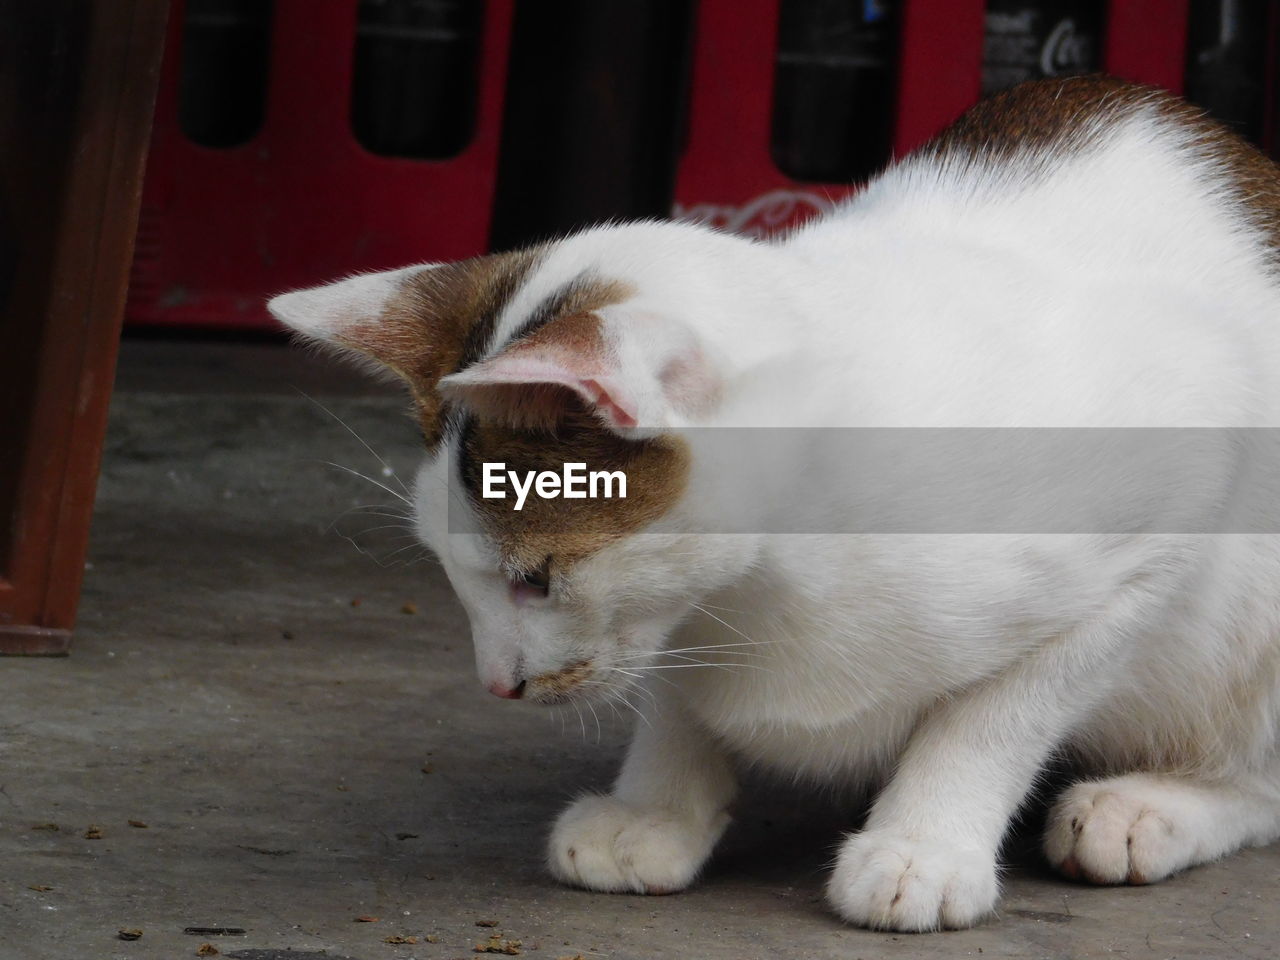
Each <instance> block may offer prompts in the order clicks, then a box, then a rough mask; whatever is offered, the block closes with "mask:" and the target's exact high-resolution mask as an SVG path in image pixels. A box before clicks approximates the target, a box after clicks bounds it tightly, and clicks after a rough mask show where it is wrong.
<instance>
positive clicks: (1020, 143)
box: [922, 74, 1280, 259]
mask: <svg viewBox="0 0 1280 960" xmlns="http://www.w3.org/2000/svg"><path fill="white" fill-rule="evenodd" d="M1142 107H1154V109H1155V110H1156V112H1157V114H1158V115H1159V116H1160V118H1161V119H1163V120H1164V121H1165V122H1166V123H1169V124H1172V125H1175V126H1179V127H1182V128H1183V130H1184V131H1185V132H1187V133H1189V134H1190V135H1191V136H1190V137H1189V138H1188V139H1189V145H1190V146H1191V148H1192V149H1193V150H1196V151H1200V152H1203V153H1204V154H1205V155H1207V157H1208V158H1209V159H1210V160H1211V161H1214V162H1216V163H1217V164H1219V165H1220V166H1221V168H1222V170H1223V172H1224V173H1225V175H1226V180H1227V181H1228V183H1229V184H1230V185H1231V186H1232V188H1233V192H1234V194H1235V198H1234V199H1235V202H1236V203H1238V204H1239V205H1240V206H1241V207H1243V208H1244V213H1245V216H1246V217H1247V219H1248V220H1249V221H1250V222H1251V223H1253V224H1255V225H1256V226H1257V227H1258V228H1259V229H1260V230H1262V231H1263V232H1264V234H1265V235H1266V236H1267V238H1268V243H1269V245H1270V246H1271V248H1272V250H1273V259H1276V258H1280V168H1277V166H1276V165H1275V164H1274V163H1273V162H1272V161H1271V160H1269V159H1268V158H1267V157H1266V156H1265V155H1264V154H1263V153H1262V152H1261V151H1259V150H1258V149H1257V148H1255V147H1254V146H1253V145H1252V144H1250V143H1248V142H1247V141H1246V140H1245V139H1244V138H1243V137H1240V136H1239V135H1237V134H1235V133H1234V132H1232V131H1231V130H1229V129H1227V128H1226V127H1225V126H1223V125H1222V124H1220V123H1218V122H1217V121H1216V120H1213V119H1210V118H1209V117H1207V116H1206V115H1205V113H1204V111H1202V110H1201V109H1200V108H1198V107H1195V106H1192V105H1191V104H1189V103H1187V102H1186V101H1185V100H1182V99H1180V98H1178V97H1175V96H1173V95H1172V94H1170V93H1168V92H1167V91H1165V90H1161V89H1159V88H1157V87H1148V86H1142V85H1139V84H1134V83H1129V82H1127V81H1124V80H1118V79H1116V78H1115V77H1108V76H1104V75H1102V74H1093V75H1089V76H1077V77H1062V78H1053V79H1046V80H1036V81H1032V82H1030V83H1024V84H1020V85H1019V86H1016V87H1013V88H1012V89H1010V90H1006V91H1004V92H1003V93H999V94H996V95H995V96H994V97H991V98H989V99H987V100H984V101H982V102H981V103H979V104H978V105H977V106H975V107H974V108H973V109H971V110H969V111H968V112H967V113H965V114H964V116H962V117H960V119H959V120H957V121H956V122H955V123H953V124H952V125H951V126H950V127H948V128H947V129H946V130H944V131H943V132H942V133H940V134H939V135H938V136H937V137H936V138H934V139H933V140H932V141H930V142H929V143H928V144H926V145H925V146H924V147H923V148H922V150H923V152H924V153H925V154H926V155H928V156H932V157H935V158H938V159H942V160H958V161H960V162H964V163H981V164H983V165H988V164H990V165H992V166H999V165H1002V164H1006V163H1007V164H1010V165H1012V166H1015V167H1016V168H1017V169H1018V171H1019V173H1020V174H1022V175H1025V173H1026V172H1027V170H1028V167H1030V169H1031V171H1032V172H1033V173H1035V172H1040V171H1043V172H1049V171H1051V170H1052V168H1053V165H1054V161H1055V159H1056V158H1057V157H1058V156H1060V155H1061V154H1062V153H1064V152H1065V153H1072V152H1079V151H1083V150H1087V149H1088V148H1089V146H1090V145H1091V144H1092V143H1094V142H1095V135H1096V134H1097V132H1098V131H1099V129H1101V128H1105V127H1106V126H1108V125H1110V124H1112V123H1115V122H1118V121H1121V120H1123V119H1124V118H1125V117H1127V116H1130V115H1132V114H1133V113H1135V112H1136V111H1138V110H1139V109H1141V108H1142Z"/></svg>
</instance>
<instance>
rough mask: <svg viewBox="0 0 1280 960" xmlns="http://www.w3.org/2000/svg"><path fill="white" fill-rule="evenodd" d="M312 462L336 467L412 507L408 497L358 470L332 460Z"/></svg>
mask: <svg viewBox="0 0 1280 960" xmlns="http://www.w3.org/2000/svg"><path fill="white" fill-rule="evenodd" d="M312 462H313V463H323V464H325V465H327V466H330V467H337V468H338V469H339V470H345V471H346V472H347V473H349V474H351V475H352V476H353V477H359V478H360V479H361V480H367V481H368V482H369V483H372V484H373V485H374V486H375V487H377V488H378V489H379V490H383V491H385V492H386V493H389V494H391V495H392V496H393V497H395V498H396V499H397V500H400V501H402V502H403V503H405V504H406V505H408V506H409V507H412V506H413V501H412V500H410V499H409V498H408V497H406V496H404V495H403V494H399V493H396V492H395V491H394V490H392V489H391V488H390V487H388V486H387V485H386V484H385V483H379V482H378V481H377V480H375V479H373V477H366V476H365V475H364V474H363V473H361V472H360V471H359V470H353V469H351V467H344V466H343V465H342V464H340V463H334V462H333V461H332V460H313V461H312Z"/></svg>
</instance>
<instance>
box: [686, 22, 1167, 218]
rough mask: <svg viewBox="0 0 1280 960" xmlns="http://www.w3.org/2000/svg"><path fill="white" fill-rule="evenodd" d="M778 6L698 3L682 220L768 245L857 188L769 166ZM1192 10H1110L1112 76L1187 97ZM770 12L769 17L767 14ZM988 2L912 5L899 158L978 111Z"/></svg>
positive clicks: (902, 58)
mask: <svg viewBox="0 0 1280 960" xmlns="http://www.w3.org/2000/svg"><path fill="white" fill-rule="evenodd" d="M778 4H779V0H772V2H769V3H760V4H758V5H757V6H756V7H754V8H753V9H754V10H757V11H758V12H757V13H756V14H755V15H754V16H751V17H744V16H743V15H742V5H741V3H740V2H738V0H701V5H700V8H699V14H698V21H697V27H696V31H697V32H696V35H695V37H694V46H693V71H692V95H691V98H690V104H689V137H688V142H687V145H686V148H685V151H684V154H683V156H682V158H681V161H680V166H679V170H678V173H677V177H676V194H675V210H674V212H675V215H676V216H677V217H686V218H691V219H699V220H706V221H708V222H710V223H713V224H715V225H717V226H720V227H723V228H725V229H728V230H731V231H734V232H738V233H747V234H751V235H758V236H763V235H767V234H769V233H773V232H775V231H778V230H782V229H785V228H787V227H790V226H794V225H795V224H796V223H799V222H801V221H803V220H805V219H807V218H808V217H811V216H813V215H814V214H816V213H819V212H822V211H824V210H827V209H829V208H830V207H831V206H832V205H833V204H834V203H835V202H837V201H839V200H840V199H841V198H843V197H845V196H847V195H848V194H849V193H850V192H851V191H852V190H853V189H854V188H853V187H852V186H851V185H849V184H847V183H833V184H826V183H809V182H800V181H797V180H793V179H791V178H790V177H788V176H787V175H786V174H785V173H783V172H782V171H781V170H779V169H778V167H777V165H776V164H775V163H774V161H773V158H772V156H771V155H770V128H771V123H772V117H773V71H774V58H775V53H776V47H777V24H778ZM1188 4H1189V0H1112V2H1111V3H1110V4H1109V5H1108V11H1107V23H1106V27H1105V32H1104V44H1105V46H1104V51H1103V65H1104V69H1106V70H1107V71H1108V72H1110V73H1114V74H1116V75H1118V76H1121V77H1125V78H1127V79H1130V80H1137V81H1142V82H1145V83H1152V84H1156V85H1159V86H1162V87H1165V88H1166V89H1168V90H1171V91H1173V92H1175V93H1180V92H1181V91H1182V78H1183V71H1184V67H1185V63H1184V60H1185V55H1186V30H1187V7H1188ZM761 8H766V9H761ZM985 11H986V4H985V2H984V0H905V2H904V8H903V12H902V23H901V30H900V35H899V42H900V49H899V57H898V96H897V103H896V107H895V112H896V124H895V132H894V136H893V153H894V155H895V156H901V155H902V154H904V153H907V152H909V151H910V150H912V149H914V148H915V147H918V146H920V145H921V144H922V143H924V142H925V141H927V140H928V139H929V138H930V137H932V136H933V135H934V134H935V133H937V132H938V131H939V130H941V129H942V128H943V127H944V126H946V125H947V124H948V123H950V122H951V121H952V120H954V119H955V118H956V117H958V116H959V115H960V114H961V113H963V112H964V110H965V109H967V108H968V107H970V106H971V105H973V104H974V103H975V102H977V100H978V96H979V90H980V86H981V67H982V41H983V18H984V14H985Z"/></svg>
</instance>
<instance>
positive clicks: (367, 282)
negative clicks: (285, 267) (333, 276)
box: [267, 264, 437, 378]
mask: <svg viewBox="0 0 1280 960" xmlns="http://www.w3.org/2000/svg"><path fill="white" fill-rule="evenodd" d="M433 269H437V265H436V264H420V265H418V266H413V267H405V268H403V269H401V270H387V271H384V272H382V273H366V274H361V275H359V276H354V277H348V278H347V279H345V280H338V281H335V282H333V283H326V284H323V285H321V286H318V287H310V288H308V289H306V290H295V291H293V292H292V293H283V294H281V295H280V296H278V297H274V298H272V299H271V300H270V301H268V303H267V309H268V310H270V311H271V314H272V316H274V317H275V318H276V319H277V320H279V321H280V322H281V323H283V324H284V325H285V326H287V327H289V328H290V329H292V330H294V331H295V332H297V333H299V334H301V335H302V337H304V338H305V339H307V340H309V341H312V342H316V343H320V344H323V345H325V346H329V347H332V348H336V349H338V350H341V351H344V352H351V353H355V354H358V355H359V356H362V357H365V358H367V359H370V360H374V361H377V362H378V363H380V364H382V365H384V366H386V367H388V368H390V369H391V370H392V371H394V372H396V373H399V374H400V375H401V376H404V377H406V378H407V377H408V375H409V374H410V369H409V368H410V367H411V363H410V361H411V360H412V357H413V355H414V354H416V353H421V352H422V351H423V350H424V349H430V346H431V345H430V344H429V343H426V342H424V340H425V337H426V336H427V335H428V334H429V331H428V330H427V329H426V328H425V326H424V325H423V324H420V323H416V322H415V321H414V320H413V318H412V317H411V316H410V315H409V314H408V312H407V311H405V310H397V309H394V307H395V305H396V303H397V301H398V299H399V298H400V297H401V296H403V295H404V291H405V286H406V284H407V282H408V281H409V280H410V279H411V278H413V277H415V276H417V275H418V274H421V273H423V272H424V271H427V270H433ZM415 328H416V329H415ZM415 332H416V333H417V334H418V336H416V337H415V336H414V334H415Z"/></svg>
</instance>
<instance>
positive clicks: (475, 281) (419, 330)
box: [339, 247, 542, 446]
mask: <svg viewBox="0 0 1280 960" xmlns="http://www.w3.org/2000/svg"><path fill="white" fill-rule="evenodd" d="M541 258H542V250H541V249H539V248H536V247H535V248H531V249H529V250H518V251H516V252H514V253H500V254H492V255H489V256H485V257H473V258H472V259H470V260H461V261H459V262H458V263H450V264H445V265H444V266H440V267H433V268H431V269H428V270H423V271H422V272H420V273H416V274H414V275H413V276H411V277H409V278H408V279H407V280H405V281H404V284H403V285H402V286H401V288H400V292H399V293H398V294H397V295H396V296H395V297H393V298H392V300H391V302H390V303H388V304H387V306H386V308H385V309H384V310H383V312H382V315H381V316H380V317H378V318H376V319H374V320H372V321H371V322H369V323H367V324H357V325H355V326H353V327H351V328H350V329H348V330H346V331H345V332H344V334H343V335H342V337H340V338H339V342H340V343H342V344H343V345H345V346H348V347H351V348H352V349H354V350H357V351H359V352H361V353H365V354H368V355H369V356H371V357H373V358H374V359H375V360H378V361H380V362H382V363H384V364H386V365H387V366H388V367H390V368H391V369H392V370H394V371H395V372H396V373H398V374H399V375H400V376H401V377H403V378H404V380H405V381H406V382H407V383H408V384H409V387H410V389H411V390H412V391H413V397H414V400H415V401H416V402H417V406H418V417H419V420H420V422H421V425H422V433H423V436H424V437H425V438H426V440H427V444H428V446H434V445H435V444H436V443H438V442H439V440H440V437H441V433H442V430H443V413H444V410H443V404H442V403H441V400H440V396H439V394H438V393H437V392H436V384H438V383H439V382H440V378H441V377H444V376H447V375H448V374H450V373H454V372H456V371H457V370H459V369H461V368H462V367H464V366H466V365H467V364H469V363H472V362H474V361H475V360H477V359H479V356H480V354H481V352H482V351H483V350H484V349H485V347H486V346H487V345H488V341H489V339H490V338H492V336H493V330H494V327H495V325H496V323H497V319H498V315H499V314H500V313H501V312H502V309H503V308H504V307H505V306H506V305H507V303H508V302H509V301H510V300H511V298H512V297H513V296H514V295H515V293H516V291H517V290H519V289H520V285H521V284H522V283H524V281H525V279H526V278H527V277H528V275H529V273H530V272H531V271H532V270H533V268H534V267H535V266H536V265H537V263H538V261H539V260H540V259H541Z"/></svg>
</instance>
